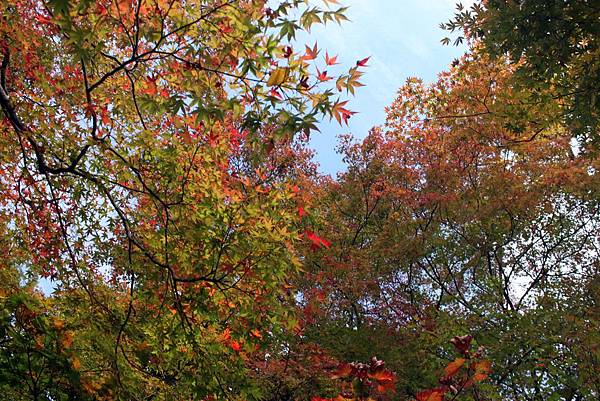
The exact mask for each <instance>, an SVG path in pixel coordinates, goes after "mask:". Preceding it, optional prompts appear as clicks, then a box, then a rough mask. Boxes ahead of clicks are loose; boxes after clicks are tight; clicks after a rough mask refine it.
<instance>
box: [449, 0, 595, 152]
mask: <svg viewBox="0 0 600 401" xmlns="http://www.w3.org/2000/svg"><path fill="white" fill-rule="evenodd" d="M442 27H443V28H445V29H447V30H450V31H455V30H457V29H462V30H464V32H465V34H466V36H467V37H468V38H471V39H473V40H480V41H481V42H482V44H483V45H484V46H485V49H486V52H488V53H489V54H491V55H492V56H494V57H503V56H505V55H506V56H508V59H509V60H510V62H511V63H512V64H514V65H517V66H518V67H519V68H518V70H517V73H516V74H515V82H518V83H519V84H520V85H523V86H525V87H527V88H528V89H529V91H530V94H531V95H530V97H529V98H528V99H527V101H528V103H533V104H539V103H545V102H552V100H558V101H559V102H560V105H561V110H562V112H561V114H562V117H563V118H564V120H565V122H566V125H567V126H568V127H569V129H570V130H571V132H572V135H573V136H576V137H578V138H580V139H581V140H583V141H584V142H591V143H593V144H594V146H595V147H597V145H598V121H599V116H600V108H599V104H600V103H599V102H598V93H600V86H599V85H600V84H599V82H600V64H599V63H598V59H600V45H599V39H598V38H599V37H600V9H599V8H598V5H597V4H594V2H591V1H587V0H568V1H562V0H552V1H542V0H536V1H514V0H488V1H484V2H478V3H476V4H475V5H474V6H473V7H472V8H471V9H469V10H468V9H464V8H463V7H462V6H460V5H459V7H458V11H457V13H456V15H455V18H454V19H453V20H451V21H449V22H448V23H445V24H442ZM462 40H463V37H459V38H458V39H457V41H458V42H460V41H462ZM444 41H445V42H446V43H449V41H450V39H445V40H444Z"/></svg>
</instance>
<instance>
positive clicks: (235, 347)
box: [230, 340, 242, 352]
mask: <svg viewBox="0 0 600 401" xmlns="http://www.w3.org/2000/svg"><path fill="white" fill-rule="evenodd" d="M230 346H231V349H232V350H234V351H235V352H240V351H241V350H242V343H241V342H239V341H237V340H233V341H231V345H230Z"/></svg>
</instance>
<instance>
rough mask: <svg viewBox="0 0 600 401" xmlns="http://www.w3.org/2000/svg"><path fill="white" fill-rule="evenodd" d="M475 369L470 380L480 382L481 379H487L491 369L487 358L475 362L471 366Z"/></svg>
mask: <svg viewBox="0 0 600 401" xmlns="http://www.w3.org/2000/svg"><path fill="white" fill-rule="evenodd" d="M473 368H474V369H475V374H474V375H473V378H472V380H473V381H474V382H480V381H482V380H485V379H487V377H488V376H489V374H490V372H491V371H492V364H491V362H490V361H488V360H487V359H484V360H481V361H479V362H476V363H475V364H474V366H473Z"/></svg>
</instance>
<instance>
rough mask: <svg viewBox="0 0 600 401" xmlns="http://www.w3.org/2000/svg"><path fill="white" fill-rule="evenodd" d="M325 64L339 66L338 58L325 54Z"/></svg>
mask: <svg viewBox="0 0 600 401" xmlns="http://www.w3.org/2000/svg"><path fill="white" fill-rule="evenodd" d="M325 64H327V65H336V64H339V63H337V56H333V57H329V53H327V52H325Z"/></svg>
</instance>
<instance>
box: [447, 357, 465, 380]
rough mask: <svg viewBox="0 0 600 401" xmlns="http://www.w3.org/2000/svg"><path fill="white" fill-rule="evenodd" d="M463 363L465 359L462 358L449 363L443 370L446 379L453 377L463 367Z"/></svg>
mask: <svg viewBox="0 0 600 401" xmlns="http://www.w3.org/2000/svg"><path fill="white" fill-rule="evenodd" d="M464 363H465V359H463V358H456V359H455V360H454V361H453V362H450V363H449V364H448V366H446V369H444V373H445V375H446V377H447V378H450V377H452V376H454V375H455V374H456V373H457V372H458V371H459V370H460V368H461V366H462V365H464Z"/></svg>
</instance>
